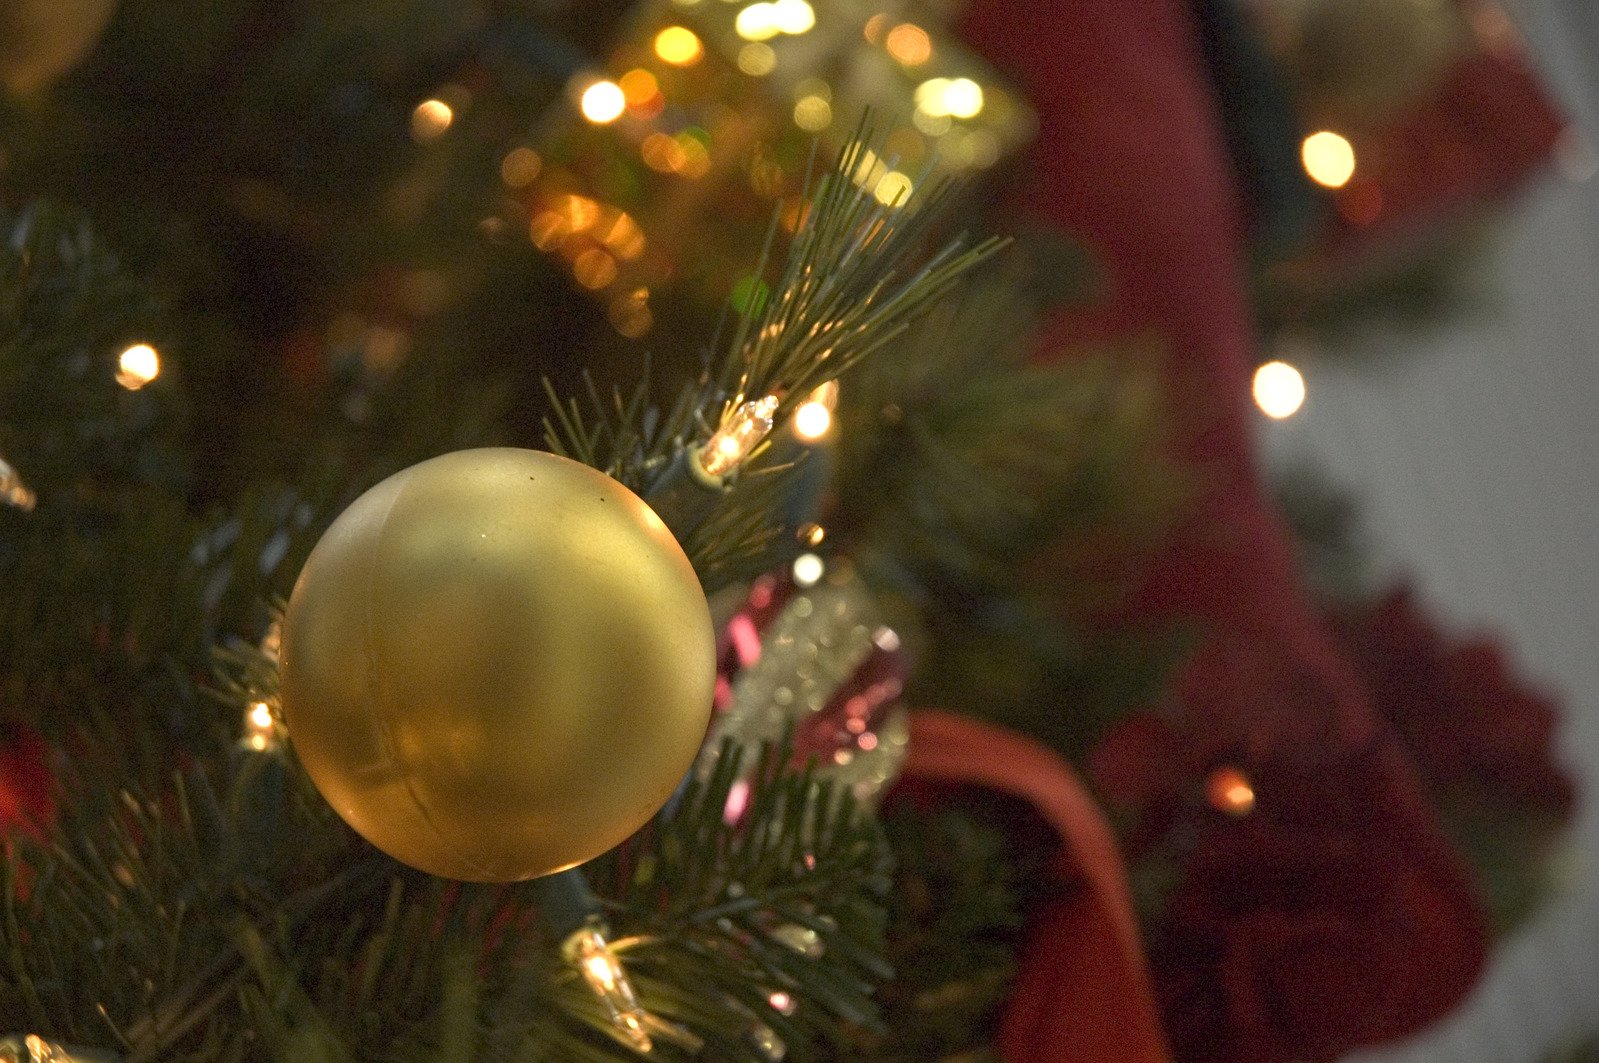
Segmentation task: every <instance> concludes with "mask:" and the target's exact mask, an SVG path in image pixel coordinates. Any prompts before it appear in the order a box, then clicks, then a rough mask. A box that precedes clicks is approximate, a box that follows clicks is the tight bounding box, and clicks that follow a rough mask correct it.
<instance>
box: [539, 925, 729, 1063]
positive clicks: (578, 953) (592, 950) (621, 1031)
mask: <svg viewBox="0 0 1599 1063" xmlns="http://www.w3.org/2000/svg"><path fill="white" fill-rule="evenodd" d="M561 955H562V956H563V957H565V959H566V961H567V962H568V963H570V964H571V965H572V966H574V967H576V968H577V970H578V971H579V972H580V973H581V974H582V976H583V980H584V981H585V982H587V983H588V987H589V988H590V989H591V990H593V992H594V995H595V996H597V997H599V999H600V1003H601V1004H602V1005H604V1007H605V1013H606V1015H607V1016H608V1017H609V1018H610V1020H611V1033H612V1035H613V1036H614V1037H616V1038H617V1040H619V1041H621V1042H622V1043H623V1044H625V1045H627V1046H628V1047H629V1048H631V1049H633V1050H634V1051H636V1052H640V1053H648V1052H650V1051H651V1050H652V1049H653V1048H654V1047H655V1042H654V1040H653V1039H652V1035H653V1036H654V1037H659V1038H661V1039H662V1040H665V1041H671V1042H673V1043H675V1044H677V1045H679V1046H680V1047H683V1048H685V1049H687V1050H689V1051H690V1052H693V1053H698V1052H699V1051H700V1049H702V1048H704V1042H702V1041H701V1040H700V1039H699V1038H698V1037H696V1036H694V1034H692V1033H690V1032H689V1031H688V1030H686V1029H684V1028H683V1027H681V1026H678V1025H677V1024H676V1023H670V1022H665V1021H663V1020H661V1019H658V1018H656V1017H655V1016H654V1015H651V1014H650V1013H649V1012H647V1011H645V1010H644V1008H643V1007H642V1006H641V1005H640V1004H639V1001H638V994H637V993H635V992H634V990H633V984H632V983H631V982H630V981H628V977H627V972H626V971H624V970H623V969H622V961H621V960H620V959H618V958H617V955H616V953H615V952H614V951H613V950H612V948H611V943H610V942H609V941H608V940H606V931H605V928H604V927H603V926H600V925H598V924H597V923H594V922H590V923H588V924H587V925H585V926H583V927H580V928H579V929H577V930H575V931H573V933H572V934H571V936H570V937H568V938H567V939H566V940H565V941H564V942H562V944H561Z"/></svg>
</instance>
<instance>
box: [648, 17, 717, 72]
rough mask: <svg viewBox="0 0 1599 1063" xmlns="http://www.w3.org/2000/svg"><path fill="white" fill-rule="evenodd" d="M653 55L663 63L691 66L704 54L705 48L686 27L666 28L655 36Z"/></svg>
mask: <svg viewBox="0 0 1599 1063" xmlns="http://www.w3.org/2000/svg"><path fill="white" fill-rule="evenodd" d="M655 54H656V55H658V56H660V57H661V62H663V63H671V64H672V65H673V66H693V65H694V64H695V63H697V62H699V61H700V57H701V56H703V55H704V54H705V47H704V45H702V44H700V39H699V37H698V36H697V35H696V34H695V33H694V31H693V30H691V29H689V28H688V27H687V26H668V27H666V28H665V29H664V30H662V31H661V32H659V33H657V34H656V35H655Z"/></svg>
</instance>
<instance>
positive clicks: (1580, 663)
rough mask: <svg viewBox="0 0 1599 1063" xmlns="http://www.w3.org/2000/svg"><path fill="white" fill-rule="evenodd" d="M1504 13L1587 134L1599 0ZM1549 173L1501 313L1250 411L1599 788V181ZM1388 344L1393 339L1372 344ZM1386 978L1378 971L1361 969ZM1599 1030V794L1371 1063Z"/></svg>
mask: <svg viewBox="0 0 1599 1063" xmlns="http://www.w3.org/2000/svg"><path fill="white" fill-rule="evenodd" d="M1513 14H1514V15H1515V16H1516V18H1517V20H1518V22H1519V23H1520V25H1521V26H1522V29H1523V31H1524V32H1525V33H1526V34H1527V37H1528V40H1529V43H1530V44H1531V46H1532V48H1533V50H1534V53H1535V55H1536V56H1537V60H1538V62H1539V63H1540V64H1541V65H1542V66H1543V68H1544V72H1545V75H1546V77H1547V78H1548V80H1549V83H1550V85H1551V87H1552V89H1553V90H1554V91H1555V93H1556V94H1557V95H1558V96H1559V97H1560V98H1561V99H1562V100H1563V102H1564V103H1565V104H1566V106H1567V107H1568V112H1569V113H1570V114H1571V115H1572V116H1573V118H1574V119H1575V121H1576V123H1577V125H1578V126H1579V127H1581V128H1582V129H1584V130H1585V131H1586V137H1587V140H1588V141H1589V142H1591V143H1599V0H1525V2H1524V3H1522V4H1520V5H1518V6H1517V7H1515V8H1514V9H1513ZM1594 168H1596V167H1595V166H1594V165H1571V164H1570V163H1569V162H1568V164H1567V165H1566V167H1565V173H1564V174H1560V173H1555V174H1551V175H1550V176H1549V177H1548V178H1546V179H1545V180H1542V181H1541V182H1539V183H1538V184H1537V185H1535V186H1534V187H1533V188H1531V189H1529V190H1528V191H1527V193H1526V194H1525V195H1524V196H1523V197H1521V199H1520V200H1519V201H1518V202H1517V203H1516V204H1515V206H1514V209H1513V211H1512V213H1511V216H1510V217H1509V218H1508V219H1507V222H1506V225H1505V227H1504V230H1503V232H1502V234H1501V238H1500V240H1499V242H1498V245H1497V247H1496V248H1495V250H1494V252H1493V255H1492V260H1491V261H1490V262H1489V263H1487V265H1488V268H1489V271H1490V273H1489V280H1490V282H1491V286H1492V288H1496V289H1497V291H1498V301H1499V303H1500V304H1501V305H1499V306H1498V307H1497V308H1489V309H1488V312H1487V313H1485V314H1484V315H1483V316H1482V317H1481V318H1478V319H1473V320H1462V321H1459V322H1456V323H1453V324H1451V325H1450V326H1448V327H1446V328H1443V329H1440V330H1438V331H1436V332H1432V333H1427V334H1423V335H1421V336H1419V337H1417V336H1404V337H1400V336H1392V335H1389V336H1381V335H1378V336H1373V337H1371V338H1370V339H1369V341H1368V342H1369V343H1370V344H1371V345H1373V346H1374V347H1375V348H1376V349H1377V350H1379V351H1380V352H1381V353H1383V354H1385V355H1386V357H1383V358H1380V359H1373V360H1371V362H1370V363H1369V364H1356V363H1355V362H1353V361H1349V360H1345V361H1328V360H1325V359H1323V360H1322V361H1320V362H1312V363H1311V364H1309V365H1308V366H1307V367H1306V377H1307V383H1308V387H1309V398H1308V400H1307V402H1306V405H1305V407H1304V409H1303V410H1302V411H1301V412H1300V413H1299V414H1298V415H1297V416H1295V417H1293V418H1291V419H1290V420H1288V421H1285V422H1267V421H1266V420H1265V418H1262V419H1261V420H1262V425H1261V442H1262V446H1263V448H1264V452H1265V455H1266V460H1267V462H1268V463H1269V464H1271V465H1274V466H1277V465H1281V464H1282V463H1285V462H1292V461H1296V460H1300V459H1304V458H1307V457H1308V458H1311V459H1313V460H1315V461H1317V462H1318V463H1320V464H1321V465H1322V466H1323V467H1324V468H1326V469H1327V470H1328V471H1330V472H1332V473H1333V474H1334V476H1335V477H1336V478H1337V479H1338V480H1340V481H1342V482H1343V483H1344V484H1346V485H1348V486H1351V487H1353V488H1354V489H1355V490H1356V491H1357V492H1358V493H1359V494H1360V496H1361V497H1362V499H1363V501H1364V504H1365V513H1366V518H1367V527H1368V529H1369V531H1370V533H1371V538H1372V540H1373V541H1374V543H1375V544H1376V545H1377V546H1378V547H1379V549H1380V556H1381V559H1382V561H1383V562H1384V564H1385V567H1388V568H1392V569H1395V570H1403V571H1407V572H1409V573H1410V574H1411V575H1412V576H1413V578H1414V580H1415V583H1416V584H1417V586H1418V589H1419V590H1420V591H1421V593H1422V595H1423V597H1424V599H1425V600H1427V601H1428V602H1429V603H1430V604H1431V605H1432V606H1433V607H1434V609H1435V611H1436V612H1437V613H1438V614H1439V615H1440V616H1441V617H1442V618H1443V619H1444V621H1445V622H1446V624H1447V625H1448V626H1450V627H1452V628H1455V629H1459V630H1488V631H1491V632H1493V633H1496V634H1497V635H1499V636H1501V637H1502V638H1504V639H1505V640H1506V641H1507V642H1508V644H1509V645H1510V646H1511V647H1512V648H1513V649H1514V651H1515V654H1516V657H1517V659H1518V660H1519V661H1520V663H1521V665H1522V666H1523V670H1524V671H1525V672H1526V673H1527V674H1529V675H1530V676H1531V677H1533V678H1534V679H1535V680H1536V681H1539V682H1541V683H1543V684H1544V685H1545V686H1547V687H1548V688H1551V689H1553V690H1554V691H1555V692H1557V693H1558V694H1559V695H1560V696H1561V697H1562V698H1563V700H1564V703H1565V705H1566V709H1567V713H1568V719H1567V722H1566V726H1565V733H1564V735H1563V736H1562V739H1563V744H1564V751H1565V753H1566V756H1567V759H1568V760H1569V762H1570V763H1571V764H1572V765H1573V766H1574V768H1575V770H1576V774H1577V775H1578V777H1579V779H1581V780H1583V782H1584V784H1585V786H1587V787H1588V789H1589V790H1593V789H1599V177H1594V176H1591V175H1585V173H1584V171H1585V170H1591V169H1594ZM1384 348H1387V349H1386V350H1385V349H1384ZM1373 973H1374V975H1375V976H1376V977H1381V972H1373ZM1579 1027H1587V1028H1588V1029H1591V1030H1599V802H1596V801H1595V800H1594V799H1593V796H1592V795H1591V794H1589V795H1588V796H1587V797H1586V798H1585V801H1584V807H1583V810H1582V813H1581V817H1580V822H1579V824H1578V826H1577V829H1576V830H1575V832H1574V834H1573V838H1572V860H1571V866H1570V868H1569V891H1568V894H1567V896H1566V897H1565V899H1564V900H1563V901H1562V902H1560V903H1559V905H1558V906H1557V907H1554V908H1552V909H1550V910H1549V911H1547V912H1546V913H1545V914H1544V916H1543V917H1542V918H1541V919H1540V920H1539V921H1538V922H1536V923H1535V925H1534V926H1532V927H1531V928H1530V929H1529V930H1528V931H1527V932H1525V933H1524V934H1522V935H1521V936H1519V937H1518V938H1516V939H1515V940H1513V941H1511V942H1509V943H1507V944H1506V945H1505V946H1504V947H1503V948H1502V950H1501V952H1500V954H1499V956H1498V957H1497V958H1496V960H1495V962H1494V965H1493V968H1492V970H1491V972H1490V975H1489V977H1488V978H1487V980H1486V982H1485V983H1484V985H1483V986H1482V987H1481V989H1480V991H1479V992H1478V993H1477V994H1476V995H1475V996H1474V997H1473V999H1472V1000H1471V1001H1470V1002H1469V1003H1468V1005H1467V1006H1466V1007H1465V1008H1464V1009H1462V1011H1461V1012H1460V1013H1458V1014H1457V1015H1455V1016H1454V1017H1452V1018H1451V1019H1449V1020H1447V1021H1445V1022H1444V1023H1442V1024H1441V1025H1440V1026H1439V1027H1438V1028H1436V1029H1434V1030H1433V1031H1431V1032H1429V1033H1428V1034H1427V1035H1426V1036H1424V1037H1422V1038H1419V1039H1418V1040H1417V1041H1416V1042H1415V1043H1414V1044H1411V1045H1408V1046H1405V1047H1403V1048H1400V1049H1396V1050H1393V1051H1390V1052H1387V1053H1383V1054H1380V1055H1371V1056H1363V1057H1361V1058H1362V1060H1364V1061H1368V1063H1369V1061H1374V1060H1377V1059H1381V1060H1384V1061H1405V1063H1421V1061H1429V1063H1432V1061H1444V1060H1451V1061H1453V1060H1459V1061H1473V1063H1476V1061H1482V1063H1521V1061H1529V1063H1530V1061H1535V1060H1541V1059H1543V1058H1544V1056H1545V1054H1546V1053H1547V1051H1548V1050H1549V1048H1550V1047H1551V1046H1553V1045H1556V1044H1558V1043H1560V1042H1561V1041H1563V1040H1564V1039H1565V1038H1566V1037H1568V1036H1570V1034H1571V1032H1572V1031H1573V1030H1574V1029H1576V1028H1579Z"/></svg>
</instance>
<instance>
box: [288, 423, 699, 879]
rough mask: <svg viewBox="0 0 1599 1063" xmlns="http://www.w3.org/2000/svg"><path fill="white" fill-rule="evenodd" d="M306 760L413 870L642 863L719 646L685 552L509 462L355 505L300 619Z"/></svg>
mask: <svg viewBox="0 0 1599 1063" xmlns="http://www.w3.org/2000/svg"><path fill="white" fill-rule="evenodd" d="M282 654H283V658H282V670H283V674H282V698H283V711H284V717H285V723H286V724H287V728H288V732H289V739H290V741H291V742H292V743H293V745H294V749H295V752H296V753H297V754H298V756H299V758H300V760H301V762H302V763H303V764H304V765H305V768H306V771H307V772H308V773H309V774H310V776H311V778H312V780H313V781H314V782H315V783H316V785H317V788H318V789H320V790H321V791H322V794H323V796H325V797H326V798H327V799H328V801H329V803H331V804H332V806H333V807H334V808H335V809H336V810H338V813H339V815H341V816H343V817H344V819H345V821H346V822H348V823H349V824H350V826H352V827H354V828H355V829H356V830H357V831H359V832H360V833H361V834H362V835H363V836H364V837H366V838H367V840H369V841H371V842H372V844H374V845H376V846H377V847H378V848H380V849H382V850H383V851H384V852H387V853H389V854H390V855H391V856H393V857H395V858H396V859H398V860H401V861H403V862H405V863H407V864H410V865H412V866H413V867H418V868H421V869H422V870H424V871H428V872H431V873H432V874H435V875H442V876H445V877H448V878H457V879H467V880H470V881H476V882H509V881H514V880H518V879H525V878H532V877H534V876H537V875H543V874H548V873H550V872H553V871H559V870H562V869H563V868H567V867H571V866H573V865H574V864H578V863H581V862H582V861H585V860H588V859H590V858H592V857H594V856H597V855H599V854H600V853H602V852H604V851H605V850H607V849H609V848H611V847H612V846H614V845H616V844H617V843H618V842H620V841H622V840H623V839H624V838H626V837H627V836H628V835H629V834H632V833H633V832H634V831H635V830H637V829H638V828H639V827H640V826H642V825H643V824H644V822H645V821H646V820H648V819H649V818H650V816H652V815H653V814H654V813H655V812H656V810H657V809H659V808H660V807H661V805H662V804H663V803H665V801H666V799H667V797H669V796H670V795H671V793H672V790H673V789H674V788H675V787H676V786H677V784H678V782H679V781H680V780H681V779H682V777H683V775H684V773H685V772H687V771H688V769H689V767H690V765H691V764H692V763H693V761H694V756H695V753H696V752H697V751H698V749H699V746H700V742H701V741H702V739H703V738H704V736H705V729H706V725H707V723H708V720H709V717H710V711H711V696H712V688H713V685H714V683H715V678H716V661H715V636H714V633H713V631H712V628H711V618H710V611H709V609H708V607H707V605H706V602H705V595H704V594H703V592H702V591H701V589H700V584H699V580H698V579H697V578H696V576H695V574H694V570H693V568H692V567H691V566H690V565H689V561H688V558H687V557H685V556H684V554H683V550H682V548H681V547H679V546H678V544H677V541H676V540H675V539H674V538H673V537H672V533H671V532H669V531H668V530H667V528H666V525H665V524H663V523H662V522H661V519H660V518H659V517H657V516H656V515H655V513H654V511H653V510H651V509H650V508H649V506H647V505H646V504H645V503H644V502H643V500H642V499H640V498H639V497H638V496H637V495H635V494H633V492H631V491H629V490H628V489H627V488H626V487H624V486H622V485H621V484H619V483H617V482H616V481H615V480H613V479H611V478H610V477H608V476H606V475H604V474H603V473H600V472H596V471H595V470H593V469H591V468H589V467H588V466H586V465H580V464H578V463H577V462H574V461H568V460H567V459H565V458H560V457H556V456H555V455H553V454H545V453H541V452H539V451H532V450H513V449H509V448H497V449H487V450H465V451H459V452H457V453H454V454H446V455H443V456H442V457H437V458H433V459H431V460H429V461H424V462H422V463H421V464H419V465H414V466H412V467H411V468H409V469H406V470H404V471H403V472H399V473H396V474H395V475H393V476H391V477H389V478H388V479H387V480H384V481H383V482H382V483H380V484H378V485H377V486H376V487H374V488H372V489H371V490H370V491H368V492H367V493H366V494H364V495H362V496H361V497H360V498H358V499H356V501H355V502H354V504H352V505H351V506H350V508H349V509H347V510H346V511H345V512H344V513H343V514H341V515H340V516H339V518H338V519H337V520H336V521H334V522H333V525H332V526H331V527H330V528H329V529H328V530H327V533H326V534H325V535H324V536H323V537H322V540H321V542H319V543H318V544H317V546H316V549H315V550H314V551H312V553H311V556H310V559H309V560H308V561H307V562H306V565H305V569H304V571H303V572H301V573H300V578H299V581H298V582H297V583H296V584H295V587H294V593H293V596H292V597H291V598H290V600H289V608H288V612H287V614H286V615H285V617H284V622H283V635H282Z"/></svg>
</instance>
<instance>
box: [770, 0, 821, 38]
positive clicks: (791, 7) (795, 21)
mask: <svg viewBox="0 0 1599 1063" xmlns="http://www.w3.org/2000/svg"><path fill="white" fill-rule="evenodd" d="M772 21H773V22H774V23H776V25H777V28H778V29H779V30H781V31H782V32H784V33H787V34H789V35H790V36H795V37H797V36H799V35H800V34H802V33H809V32H810V31H811V29H812V28H813V27H815V25H816V9H815V8H813V7H811V5H810V3H809V0H777V2H776V3H774V4H773V5H772Z"/></svg>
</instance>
